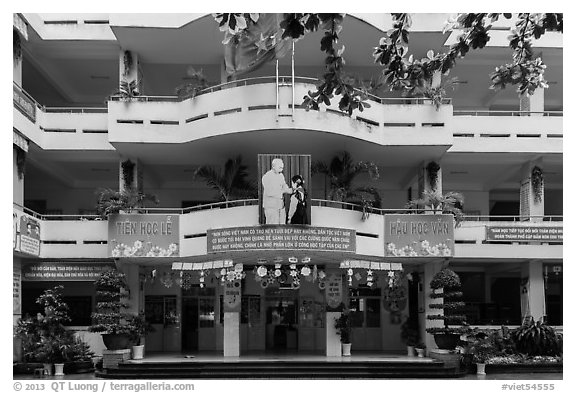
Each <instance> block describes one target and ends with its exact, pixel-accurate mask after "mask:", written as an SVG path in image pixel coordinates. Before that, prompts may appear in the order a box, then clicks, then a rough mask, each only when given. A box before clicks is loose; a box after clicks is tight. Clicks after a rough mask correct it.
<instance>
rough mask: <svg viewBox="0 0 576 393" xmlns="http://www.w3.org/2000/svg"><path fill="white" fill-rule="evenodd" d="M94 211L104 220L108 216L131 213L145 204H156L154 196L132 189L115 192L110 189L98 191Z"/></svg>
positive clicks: (156, 200)
mask: <svg viewBox="0 0 576 393" xmlns="http://www.w3.org/2000/svg"><path fill="white" fill-rule="evenodd" d="M97 193H98V202H97V204H96V210H97V212H98V214H99V215H100V216H102V217H103V218H106V217H107V216H108V215H110V214H118V213H131V212H132V211H133V210H134V209H137V208H140V207H144V206H145V204H146V202H151V203H153V204H155V205H157V204H158V198H156V196H155V195H151V194H144V193H141V192H139V191H136V190H134V189H132V188H127V189H126V190H122V191H115V190H112V189H110V188H104V189H99V190H98V191H97Z"/></svg>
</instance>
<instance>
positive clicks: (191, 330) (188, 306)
mask: <svg viewBox="0 0 576 393" xmlns="http://www.w3.org/2000/svg"><path fill="white" fill-rule="evenodd" d="M197 350H198V298H195V297H194V298H187V297H184V298H182V351H184V352H188V351H197Z"/></svg>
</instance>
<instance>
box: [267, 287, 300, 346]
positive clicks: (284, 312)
mask: <svg viewBox="0 0 576 393" xmlns="http://www.w3.org/2000/svg"><path fill="white" fill-rule="evenodd" d="M265 308H266V349H269V350H280V351H282V350H297V349H298V298H297V297H267V298H266V302H265Z"/></svg>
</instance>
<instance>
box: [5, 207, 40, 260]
mask: <svg viewBox="0 0 576 393" xmlns="http://www.w3.org/2000/svg"><path fill="white" fill-rule="evenodd" d="M12 246H13V250H14V251H18V252H21V253H24V254H28V255H34V256H36V257H37V256H40V220H38V219H36V218H34V217H32V216H31V215H29V214H26V213H24V212H23V211H21V210H18V209H13V213H12Z"/></svg>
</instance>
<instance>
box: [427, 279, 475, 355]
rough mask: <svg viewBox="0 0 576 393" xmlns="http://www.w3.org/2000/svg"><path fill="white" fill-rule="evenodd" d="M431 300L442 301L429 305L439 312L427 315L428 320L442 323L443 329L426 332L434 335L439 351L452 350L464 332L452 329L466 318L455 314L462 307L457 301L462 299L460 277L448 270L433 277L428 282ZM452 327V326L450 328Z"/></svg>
mask: <svg viewBox="0 0 576 393" xmlns="http://www.w3.org/2000/svg"><path fill="white" fill-rule="evenodd" d="M430 288H431V289H432V293H431V294H430V297H431V298H432V299H443V302H442V303H433V304H430V308H431V309H433V310H439V311H440V310H441V311H442V312H439V313H438V314H432V315H428V316H427V317H426V318H427V319H429V320H441V321H443V324H444V326H443V327H430V328H427V329H426V332H428V333H430V334H432V335H434V341H435V342H436V345H437V346H438V348H439V349H446V350H454V349H455V348H456V346H457V345H458V343H459V342H460V335H461V334H462V333H464V332H465V331H466V329H465V328H463V327H453V325H461V324H462V323H463V322H465V320H466V317H465V316H464V315H460V314H458V313H457V312H458V311H459V310H460V309H462V308H463V307H464V302H460V301H458V298H460V297H462V292H460V291H459V288H460V277H458V275H457V274H456V273H455V272H454V271H452V270H450V269H448V268H444V269H442V270H440V271H439V272H438V273H436V274H435V275H434V277H433V278H432V281H430ZM450 325H452V326H450Z"/></svg>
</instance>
